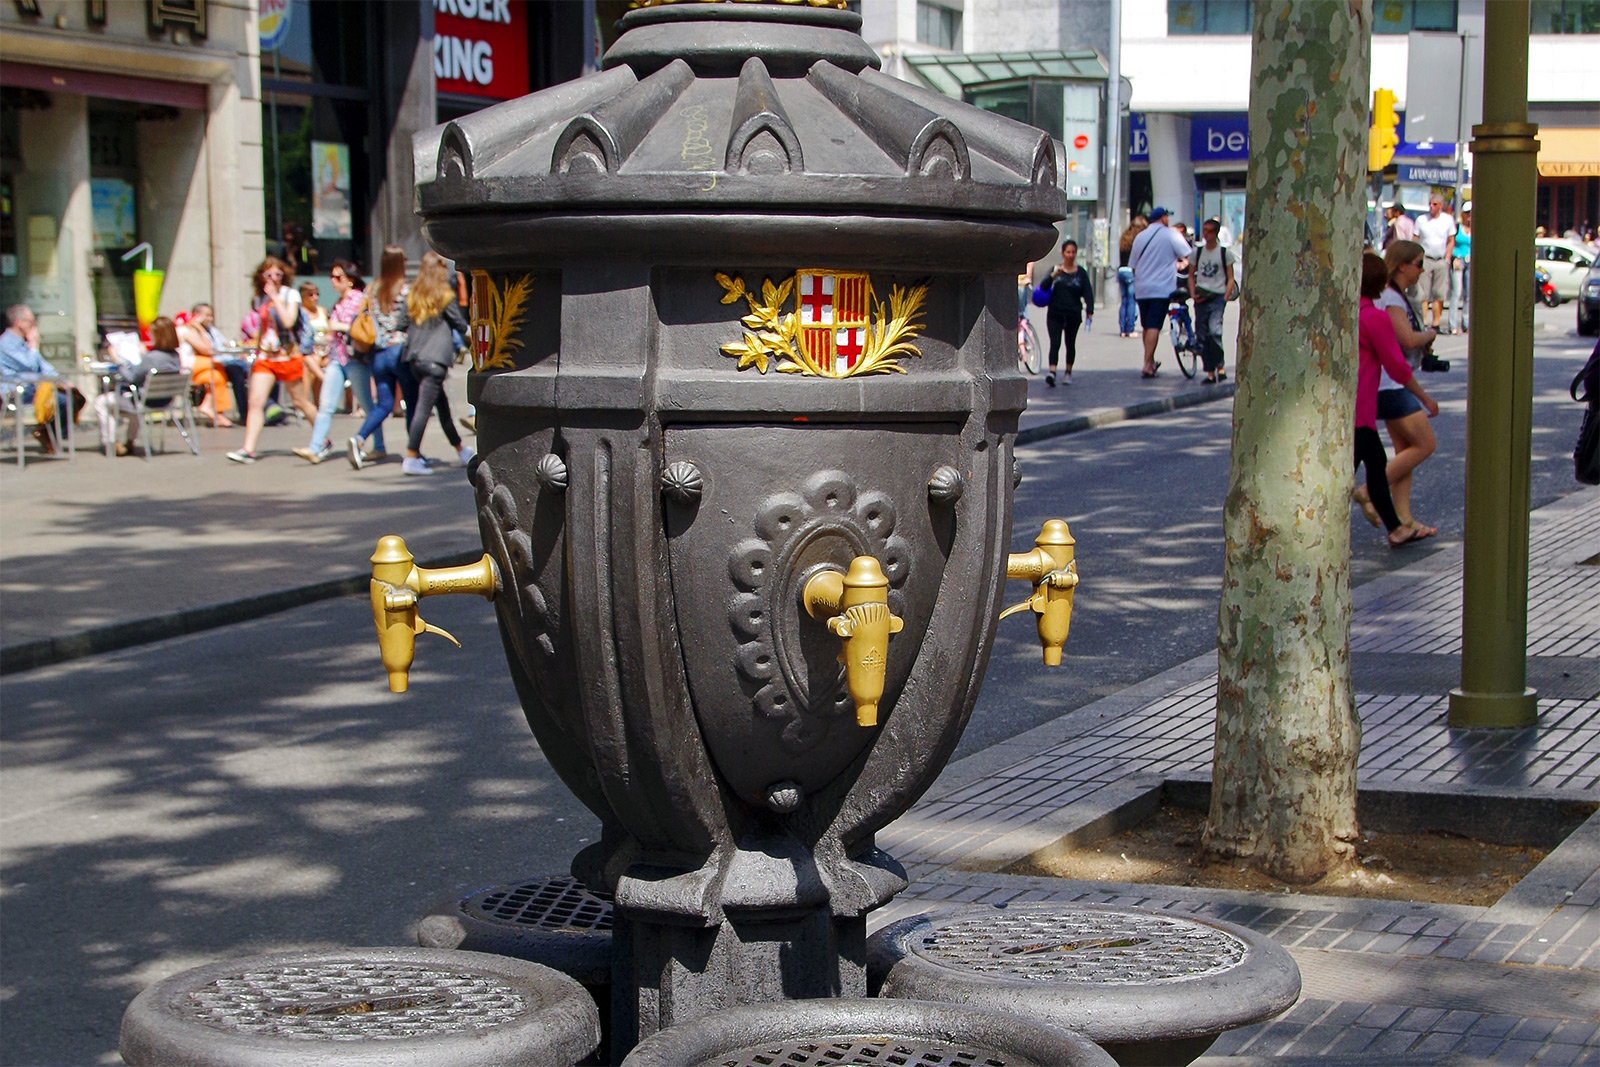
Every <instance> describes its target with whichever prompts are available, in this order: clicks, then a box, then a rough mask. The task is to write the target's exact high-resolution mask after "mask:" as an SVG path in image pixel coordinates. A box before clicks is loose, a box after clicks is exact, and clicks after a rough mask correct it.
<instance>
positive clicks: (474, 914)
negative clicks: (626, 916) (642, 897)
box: [417, 875, 611, 1003]
mask: <svg viewBox="0 0 1600 1067" xmlns="http://www.w3.org/2000/svg"><path fill="white" fill-rule="evenodd" d="M417 944H419V945H421V946H422V947H423V948H459V949H466V950H468V951H471V952H492V953H494V954H495V955H497V956H515V957H516V958H517V959H521V960H529V961H531V962H533V963H539V964H543V965H544V966H546V967H554V968H555V969H556V970H558V971H560V972H562V973H563V974H566V975H570V976H571V977H573V978H576V979H577V980H578V981H579V982H582V983H583V985H584V986H585V987H586V988H588V989H589V990H590V991H591V992H594V991H596V990H603V989H606V988H608V987H609V986H610V985H611V897H610V896H609V895H608V894H602V893H596V892H594V891H593V890H591V889H589V888H588V887H586V886H585V885H584V884H583V883H582V882H579V881H577V880H576V879H574V878H568V877H566V876H564V875H558V876H554V877H550V878H532V879H529V880H527V881H525V882H515V883H511V884H509V885H495V886H490V887H488V888H487V889H479V890H475V891H474V892H471V893H468V894H466V895H465V896H460V897H452V898H451V899H449V900H448V901H445V902H443V903H441V904H439V905H438V906H437V907H435V908H434V909H433V910H432V911H430V912H429V913H428V914H427V915H426V916H424V917H423V919H422V921H421V922H420V923H418V924H417ZM607 1002H608V1001H606V1000H602V1001H601V1003H607Z"/></svg>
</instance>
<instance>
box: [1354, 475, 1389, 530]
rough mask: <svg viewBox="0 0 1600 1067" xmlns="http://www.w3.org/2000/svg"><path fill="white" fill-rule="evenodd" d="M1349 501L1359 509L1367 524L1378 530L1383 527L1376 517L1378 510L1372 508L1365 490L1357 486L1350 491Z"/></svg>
mask: <svg viewBox="0 0 1600 1067" xmlns="http://www.w3.org/2000/svg"><path fill="white" fill-rule="evenodd" d="M1350 499H1351V501H1352V502H1353V503H1354V504H1355V505H1356V506H1357V507H1358V508H1360V509H1361V514H1362V515H1364V516H1365V517H1366V520H1367V521H1368V522H1370V523H1372V525H1373V526H1375V527H1378V528H1379V529H1381V528H1382V527H1383V519H1382V518H1381V517H1380V516H1379V515H1378V509H1377V508H1376V507H1374V506H1373V504H1372V498H1371V497H1370V496H1368V495H1367V491H1366V489H1365V488H1363V487H1362V486H1359V485H1358V486H1356V487H1355V488H1354V489H1352V490H1351V491H1350Z"/></svg>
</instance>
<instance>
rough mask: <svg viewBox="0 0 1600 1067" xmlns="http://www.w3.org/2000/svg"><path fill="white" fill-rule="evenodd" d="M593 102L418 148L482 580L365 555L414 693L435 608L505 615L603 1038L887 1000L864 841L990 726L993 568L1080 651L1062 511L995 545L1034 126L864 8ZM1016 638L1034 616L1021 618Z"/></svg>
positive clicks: (547, 101) (1039, 223) (795, 10)
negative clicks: (806, 1005) (590, 889)
mask: <svg viewBox="0 0 1600 1067" xmlns="http://www.w3.org/2000/svg"><path fill="white" fill-rule="evenodd" d="M622 27H623V29H624V32H623V34H622V35H621V37H620V38H619V39H618V41H617V43H616V45H615V46H614V47H613V48H612V49H611V50H610V52H608V53H607V55H606V57H605V61H604V69H603V71H602V72H601V73H599V74H598V75H596V76H594V77H591V78H587V79H584V80H582V81H578V82H573V83H570V84H567V85H562V86H558V87H556V88H553V89H550V90H547V91H545V92H541V93H537V94H535V95H533V96H529V97H526V98H524V99H521V100H516V101H512V102H509V103H506V104H502V105H499V106H496V107H492V108H489V109H488V110H485V111H482V112H479V113H477V114H474V115H470V116H467V117H465V118H462V119H459V120H456V121H454V122H451V123H449V124H447V125H445V126H443V127H442V128H439V129H437V130H435V131H432V133H431V136H429V137H428V138H427V139H426V140H425V141H424V143H422V144H420V145H419V149H418V151H419V155H420V156H421V158H423V160H424V163H425V166H426V172H427V173H426V180H425V181H424V183H423V184H422V185H421V186H420V188H419V193H418V209H419V211H420V213H421V215H422V217H423V219H424V232H425V234H426V236H427V239H428V240H429V242H430V243H431V244H432V245H433V247H435V248H436V249H438V250H439V251H440V252H442V253H443V254H445V255H447V256H450V257H453V258H454V259H456V260H457V261H458V263H459V264H460V265H461V266H462V268H463V269H466V270H469V271H470V272H471V277H472V299H473V314H472V329H473V337H472V351H473V360H474V372H473V374H472V376H471V379H470V385H469V389H470V393H471V396H472V399H473V401H474V402H475V403H476V405H477V419H478V427H479V449H480V454H479V458H478V459H477V460H476V461H475V462H474V464H473V467H472V470H471V477H472V484H473V486H474V489H475V491H476V497H477V506H478V520H479V527H480V530H481V533H482V536H483V542H484V547H485V549H486V555H485V557H484V559H483V561H482V562H480V563H479V564H477V565H475V566H474V567H470V568H458V569H454V570H451V571H448V572H438V571H434V572H429V571H425V570H420V569H418V568H416V567H415V566H414V565H413V563H412V561H411V559H410V556H409V554H408V553H407V552H406V551H405V546H404V543H403V542H402V541H401V540H400V539H399V538H397V537H390V538H385V539H383V541H381V542H379V545H378V549H377V551H376V553H375V554H374V555H373V557H372V562H373V583H372V590H373V593H372V609H373V616H374V621H375V623H376V625H377V627H378V633H379V639H380V644H381V645H382V648H383V660H384V664H385V668H386V670H387V671H388V675H389V679H390V685H391V688H393V689H395V690H396V691H403V690H404V689H405V686H406V671H407V670H408V668H409V666H410V663H411V659H412V646H413V642H414V640H415V637H416V635H417V634H418V633H421V632H424V631H425V630H426V629H428V627H427V626H426V624H424V623H423V622H422V621H421V617H420V615H419V614H418V601H419V599H420V598H422V597H425V596H428V595H433V594H438V593H445V592H475V593H479V594H482V595H485V596H489V597H491V598H492V599H493V601H494V604H495V608H496V611H497V612H498V615H499V621H500V629H501V634H502V637H503V640H504V643H505V650H506V658H507V662H508V664H509V666H510V669H511V674H512V677H513V679H514V681H515V684H516V687H517V692H518V694H519V697H520V699H521V701H522V705H523V707H524V709H525V712H526V714H527V718H528V723H529V725H530V726H531V727H532V729H533V732H534V734H535V735H536V737H537V739H538V741H539V744H540V746H541V747H542V748H543V750H544V752H545V754H546V755H547V756H548V758H549V760H550V762H551V764H552V766H554V767H555V768H556V769H557V771H558V773H559V774H560V775H561V776H562V778H563V780H564V781H565V782H566V784H567V785H568V786H569V787H571V788H572V790H573V791H574V792H575V793H576V794H577V795H578V796H579V797H580V798H581V799H582V800H583V802H584V803H585V804H586V805H587V806H588V807H589V808H590V809H591V810H593V811H594V812H595V813H596V814H597V815H598V816H599V817H600V819H601V820H602V822H603V824H604V831H603V837H602V840H601V841H600V842H599V843H598V844H596V845H593V846H590V847H589V848H587V849H585V850H584V851H583V852H581V853H580V854H579V855H578V856H577V857H576V859H575V860H574V862H573V873H574V875H575V876H577V877H578V878H580V879H581V880H583V881H584V882H585V883H587V884H589V885H592V886H595V887H597V888H604V889H606V890H609V891H611V892H613V893H614V894H615V900H616V910H617V932H616V955H617V960H616V964H615V967H616V970H615V976H614V977H615V984H614V988H615V990H616V994H615V995H616V1000H615V1003H614V1008H613V1023H614V1027H615V1032H614V1035H613V1036H614V1041H615V1047H616V1048H618V1049H626V1048H628V1047H630V1046H631V1045H632V1044H634V1043H635V1042H636V1041H637V1040H639V1039H640V1038H642V1037H645V1036H648V1035H649V1034H651V1033H653V1032H655V1031H656V1030H658V1029H661V1028H665V1027H667V1026H670V1025H672V1024H673V1023H674V1022H677V1021H683V1020H685V1019H688V1018H693V1017H695V1016H697V1015H702V1014H705V1013H706V1012H709V1011H712V1010H715V1009H717V1008H719V1007H726V1006H731V1005H733V1004H736V1003H746V1002H760V1001H768V1000H780V999H786V998H797V997H829V996H850V995H855V996H859V995H862V994H863V993H864V992H865V987H866V983H865V977H864V970H863V968H864V953H865V949H864V943H865V916H866V913H867V912H868V911H870V910H872V909H873V908H876V907H878V906H880V905H882V904H883V903H885V902H886V901H888V900H889V899H890V898H891V897H893V896H894V894H895V893H896V892H898V891H899V890H900V889H901V888H902V887H903V886H904V885H905V884H906V881H905V876H904V873H903V871H902V870H901V868H900V866H899V865H898V864H897V863H896V862H895V861H894V859H893V858H892V857H890V856H888V855H886V854H885V853H883V852H882V851H880V850H879V849H878V848H876V847H875V845H874V836H873V835H874V834H875V833H876V832H877V831H878V830H880V829H881V828H882V827H884V826H885V825H887V824H888V823H889V822H890V821H892V820H893V819H895V818H896V817H897V816H899V815H900V814H901V813H903V812H904V811H905V810H906V809H907V808H908V807H910V805H911V804H912V803H913V802H914V801H915V800H916V799H917V798H918V797H919V796H920V795H921V794H922V792H923V791H924V790H925V789H926V788H927V787H928V786H929V785H930V784H931V783H932V782H933V780H934V778H935V777H936V776H937V774H938V773H939V771H940V770H941V768H942V767H943V766H944V764H945V762H946V761H947V760H948V758H949V756H950V753H951V751H952V750H953V748H954V747H955V744H956V741H957V739H958V738H959V736H960V734H961V732H962V729H963V727H964V726H965V723H966V720H967V717H968V715H969V714H970V712H971V709H972V705H973V701H974V699H975V697H976V694H977V690H978V686H979V683H980V681H981V679H982V677H983V672H984V667H985V664H986V661H987V659H988V656H989V653H990V650H991V646H992V642H993V639H994V633H995V626H996V619H997V616H999V614H1000V612H1001V609H1002V607H1003V604H1002V597H1003V592H1004V585H1005V580H1006V579H1007V578H1008V577H1009V578H1016V579H1021V580H1024V581H1026V582H1028V583H1030V585H1031V587H1032V592H1031V593H1030V594H1029V596H1028V597H1027V599H1026V600H1025V601H1024V602H1023V603H1021V604H1018V605H1016V607H1015V608H1013V609H1011V610H1013V611H1029V612H1032V613H1033V614H1035V615H1036V617H1037V623H1038V628H1039V634H1040V640H1041V643H1042V645H1043V647H1044V660H1045V662H1046V663H1047V664H1052V665H1053V664H1058V663H1059V662H1060V658H1061V646H1062V644H1063V642H1064V641H1065V640H1066V636H1067V628H1068V623H1069V621H1070V613H1071V605H1072V593H1073V587H1074V585H1075V584H1076V581H1077V576H1076V572H1075V569H1074V563H1073V543H1072V537H1071V535H1070V533H1069V532H1068V530H1067V526H1066V524H1065V523H1063V522H1060V521H1059V520H1052V521H1051V522H1049V523H1046V524H1045V527H1044V529H1043V530H1042V531H1041V533H1040V535H1039V538H1038V540H1037V543H1036V545H1035V547H1034V548H1033V549H1032V550H1030V551H1027V552H1023V553H1017V554H1013V555H1008V553H1007V551H1006V542H1007V540H1008V538H1009V536H1010V530H1011V518H1012V516H1011V491H1012V487H1013V484H1014V483H1013V458H1012V443H1013V440H1014V436H1015V432H1016V426H1017V417H1018V415H1019V414H1020V412H1021V409H1022V407H1023V406H1024V403H1025V399H1026V388H1025V384H1024V382H1023V381H1022V380H1021V378H1020V377H1019V376H1018V375H1017V373H1016V371H1015V364H1014V349H1013V344H1014V336H1013V335H1014V331H1013V324H1014V315H1015V307H1016V290H1015V283H1014V279H1015V277H1016V272H1017V268H1018V265H1019V264H1021V263H1024V262H1026V261H1028V260H1031V259H1034V258H1036V257H1037V256H1038V255H1040V254H1041V253H1042V252H1043V251H1044V250H1045V249H1046V248H1047V247H1048V246H1049V245H1050V244H1051V242H1052V240H1053V232H1054V231H1053V229H1052V222H1053V220H1055V219H1057V218H1059V217H1061V216H1062V215H1063V214H1064V211H1065V202H1064V199H1063V197H1062V195H1061V193H1060V191H1059V187H1058V181H1057V179H1058V165H1059V164H1058V160H1059V156H1058V153H1057V151H1056V148H1055V146H1054V145H1053V144H1052V142H1051V141H1050V139H1049V138H1048V137H1046V136H1045V135H1043V134H1041V133H1040V132H1039V131H1037V130H1034V129H1032V128H1030V127H1027V126H1024V125H1021V124H1018V123H1015V122H1012V121H1010V120H1008V119H1005V118H1002V117H1000V116H997V115H993V114H989V113H986V112H982V111H979V110H976V109H974V108H971V107H968V106H966V105H964V104H962V103H960V102H957V101H954V100H950V99H947V98H945V97H943V96H940V95H938V94H936V93H933V92H931V91H927V90H923V89H920V88H918V87H916V86H913V85H910V84H908V83H905V82H902V81H898V80H896V79H893V78H890V77H887V76H885V75H883V74H881V73H879V71H878V70H877V67H878V62H877V59H876V57H875V56H874V54H873V52H872V50H871V49H870V48H868V47H867V46H866V44H865V43H864V42H863V41H862V39H861V38H860V36H859V33H858V29H859V18H858V17H857V16H855V15H853V14H851V13H849V12H846V11H840V10H826V9H821V8H818V7H811V6H802V5H773V4H732V5H717V4H680V5H672V6H662V7H652V8H649V9H643V10H637V11H634V12H631V13H630V14H629V15H627V16H626V17H625V18H624V19H623V22H622ZM1007 613H1008V614H1009V612H1007Z"/></svg>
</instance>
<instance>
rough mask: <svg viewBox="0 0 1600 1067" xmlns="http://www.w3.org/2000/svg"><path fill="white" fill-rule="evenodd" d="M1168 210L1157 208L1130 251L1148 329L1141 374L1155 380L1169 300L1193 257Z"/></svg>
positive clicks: (1141, 312) (1142, 320)
mask: <svg viewBox="0 0 1600 1067" xmlns="http://www.w3.org/2000/svg"><path fill="white" fill-rule="evenodd" d="M1167 216H1168V212H1167V209H1166V208H1164V207H1156V208H1152V209H1151V210H1150V213H1149V215H1148V216H1147V218H1149V220H1150V225H1149V226H1148V227H1146V228H1145V230H1144V232H1143V233H1141V234H1139V236H1138V237H1136V238H1134V241H1133V248H1132V249H1130V250H1129V252H1128V266H1129V267H1131V268H1133V296H1134V299H1135V300H1136V301H1137V302H1138V304H1139V325H1140V326H1141V327H1142V328H1143V329H1144V367H1143V369H1142V370H1141V372H1140V374H1141V376H1142V377H1145V378H1154V377H1155V376H1156V369H1157V368H1158V367H1160V366H1161V364H1160V363H1157V362H1156V343H1157V342H1158V341H1160V339H1161V330H1162V327H1163V326H1165V325H1166V321H1167V305H1168V302H1169V299H1170V298H1171V296H1172V295H1173V293H1174V292H1176V291H1177V288H1178V264H1179V263H1180V262H1182V261H1184V260H1186V259H1188V258H1189V254H1190V251H1191V249H1190V248H1189V242H1187V241H1185V240H1184V239H1183V238H1182V237H1181V236H1180V235H1179V234H1178V233H1177V231H1175V230H1173V229H1172V228H1171V227H1169V226H1168V225H1167Z"/></svg>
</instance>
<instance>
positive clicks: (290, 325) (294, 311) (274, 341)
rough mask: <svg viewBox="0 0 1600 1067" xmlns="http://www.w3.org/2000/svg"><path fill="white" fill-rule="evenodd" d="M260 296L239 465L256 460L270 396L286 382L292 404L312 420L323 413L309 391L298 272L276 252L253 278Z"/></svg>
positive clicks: (231, 454) (237, 453) (236, 453)
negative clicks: (301, 337)
mask: <svg viewBox="0 0 1600 1067" xmlns="http://www.w3.org/2000/svg"><path fill="white" fill-rule="evenodd" d="M251 284H252V285H253V286H254V288H255V292H256V298H255V302H254V304H253V305H252V311H251V313H252V314H253V315H254V316H255V318H256V326H255V331H254V334H253V336H252V338H251V347H253V348H254V349H255V350H256V353H257V354H256V361H255V362H254V363H252V364H251V365H250V385H249V396H248V398H247V399H246V401H245V408H246V410H245V416H244V447H243V448H238V449H235V450H234V451H232V452H229V453H228V458H229V459H230V460H232V461H233V462H235V463H254V462H255V461H256V458H257V457H256V445H257V444H258V443H260V440H261V431H262V428H263V427H265V426H266V424H267V400H268V398H269V397H271V395H272V391H273V390H274V389H275V388H276V387H277V386H279V385H282V386H283V387H284V388H285V389H286V390H287V391H288V393H289V402H290V403H292V404H293V405H294V406H295V409H296V410H298V411H299V412H300V414H301V415H302V416H304V417H305V418H307V419H314V418H316V417H317V409H316V408H315V407H313V406H312V403H311V395H310V393H309V392H308V391H307V389H306V371H305V359H304V358H303V357H302V355H301V353H300V342H299V339H298V337H299V326H300V294H299V293H298V292H296V291H295V288H294V272H293V271H291V270H290V269H289V265H288V264H287V263H285V262H284V261H283V260H281V259H279V258H278V257H276V256H268V257H267V258H266V259H264V260H262V261H261V265H260V266H259V267H257V268H256V272H255V274H254V276H253V277H252V279H251Z"/></svg>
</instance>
